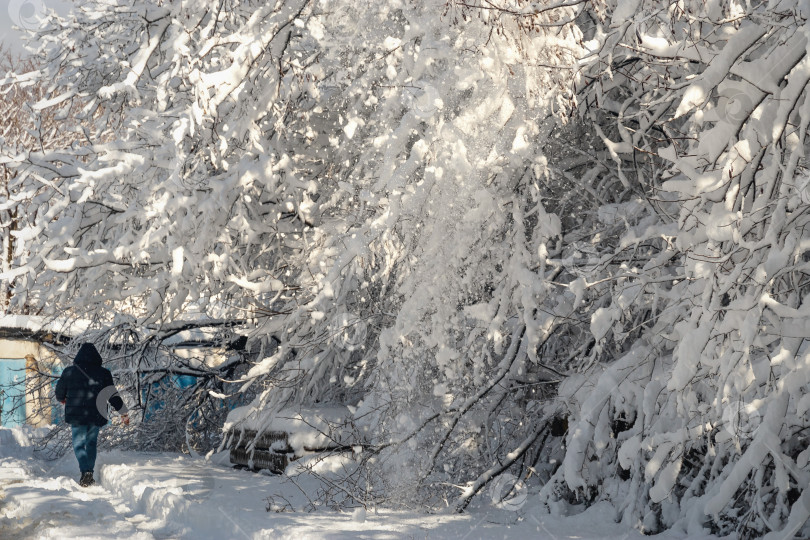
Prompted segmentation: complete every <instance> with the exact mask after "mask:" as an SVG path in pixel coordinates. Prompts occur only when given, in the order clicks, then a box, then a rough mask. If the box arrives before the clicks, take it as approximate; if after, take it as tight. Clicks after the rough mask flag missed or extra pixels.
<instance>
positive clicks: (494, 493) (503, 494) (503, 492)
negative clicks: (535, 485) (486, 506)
mask: <svg viewBox="0 0 810 540" xmlns="http://www.w3.org/2000/svg"><path fill="white" fill-rule="evenodd" d="M527 491H528V490H527V489H526V484H524V483H523V482H522V481H521V480H520V479H519V478H517V477H516V476H515V475H513V474H509V473H506V474H502V475H500V476H499V477H498V478H496V479H495V480H493V481H492V484H490V487H489V496H490V498H491V499H492V504H493V505H494V506H495V507H497V508H500V509H502V510H509V511H510V512H517V511H518V510H520V509H521V508H523V505H524V504H526V498H527Z"/></svg>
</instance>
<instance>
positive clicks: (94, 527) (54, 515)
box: [0, 428, 682, 540]
mask: <svg viewBox="0 0 810 540" xmlns="http://www.w3.org/2000/svg"><path fill="white" fill-rule="evenodd" d="M217 457H219V456H212V459H209V460H204V459H193V458H190V457H187V456H184V455H179V454H170V453H136V452H120V451H114V452H102V453H100V454H99V457H98V461H97V463H96V474H95V477H96V481H97V485H95V486H93V487H90V488H81V487H79V485H78V484H77V483H76V480H75V477H76V476H77V474H76V462H75V459H74V457H73V455H72V454H71V453H69V454H67V455H65V456H64V457H62V458H61V459H59V460H56V461H54V462H46V461H40V460H38V459H37V458H35V457H33V455H32V451H31V446H30V441H29V438H28V435H27V434H26V433H25V432H24V431H23V430H21V429H19V428H15V429H8V428H0V538H3V539H4V540H17V539H20V540H21V539H28V538H58V539H60V540H69V539H74V538H82V539H85V540H91V539H108V538H131V539H137V540H153V539H156V538H194V539H195V540H208V539H211V540H214V539H216V540H220V539H222V538H245V539H249V540H253V539H255V540H259V539H270V538H308V539H319V538H324V539H326V538H328V539H330V540H336V539H342V538H367V539H389V538H437V539H438V538H456V539H459V540H461V539H470V540H473V539H490V538H527V539H528V538H531V539H536V540H564V539H569V538H570V539H574V538H576V539H581V540H590V539H594V540H595V539H606V540H610V539H615V540H620V539H621V540H631V539H638V540H641V539H642V538H644V537H643V535H642V534H641V533H639V532H637V531H635V530H633V529H631V528H629V527H627V526H624V525H619V524H616V523H615V511H614V510H613V508H612V507H611V506H610V505H608V504H606V503H601V504H599V505H596V506H594V507H593V508H591V509H589V510H588V511H586V512H585V513H581V514H577V515H572V516H571V517H570V518H559V517H557V518H555V517H551V516H549V515H547V514H544V513H543V512H542V511H541V509H540V507H539V505H538V504H536V500H535V498H534V497H533V496H532V495H530V496H529V497H528V498H527V500H526V502H525V504H523V505H522V506H521V507H520V508H518V509H516V510H514V511H505V510H500V509H498V508H497V507H496V505H495V503H494V502H490V501H489V498H488V497H487V498H485V499H486V504H483V505H480V507H477V508H475V509H474V510H473V511H471V512H468V513H465V514H425V513H420V512H416V511H407V510H391V509H386V508H374V507H368V508H365V507H363V506H361V505H358V506H357V507H355V508H353V509H352V508H350V509H347V510H346V511H335V510H332V509H329V508H326V507H324V506H321V505H318V504H317V503H316V504H314V506H313V505H310V498H311V499H314V498H315V495H316V492H317V490H318V489H319V488H321V487H322V484H320V483H319V481H318V480H317V479H315V478H314V477H312V476H311V475H310V476H307V474H306V473H299V474H297V475H296V476H295V483H293V482H292V481H290V479H289V478H288V477H284V476H268V475H264V474H255V473H252V472H247V471H241V470H235V469H232V468H230V467H227V466H225V465H222V464H217V463H218V462H221V461H222V460H221V459H215V458H217ZM321 472H323V469H321ZM570 510H571V511H572V512H575V511H576V510H577V509H576V508H573V507H572V508H571V509H570ZM658 538H662V540H667V539H676V538H682V536H677V535H674V534H668V535H666V536H663V537H662V536H659V537H658Z"/></svg>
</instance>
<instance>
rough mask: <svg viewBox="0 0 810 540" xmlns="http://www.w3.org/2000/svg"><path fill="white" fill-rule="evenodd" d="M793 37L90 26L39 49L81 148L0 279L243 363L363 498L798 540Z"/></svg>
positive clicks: (123, 17)
mask: <svg viewBox="0 0 810 540" xmlns="http://www.w3.org/2000/svg"><path fill="white" fill-rule="evenodd" d="M807 16H808V13H807V11H806V10H805V7H804V4H803V3H801V2H791V1H788V0H784V1H781V2H772V3H769V4H756V5H750V4H748V3H738V2H720V1H710V2H697V1H694V2H692V1H691V0H687V1H682V2H672V3H662V2H651V1H643V0H620V1H618V2H614V1H608V2H588V3H585V2H577V1H574V2H551V1H549V2H527V1H523V0H508V1H506V0H505V1H499V2H495V1H487V2H477V1H472V2H456V1H449V2H444V1H436V2H420V1H407V0H392V1H389V2H384V3H366V2H356V1H349V0H345V1H340V0H331V1H325V0H324V1H316V0H287V1H278V2H275V3H273V2H271V3H264V2H250V1H246V2H224V1H216V0H199V1H196V2H183V3H181V4H176V3H162V2H156V3H153V2H145V1H137V2H136V1H134V0H128V1H125V0H119V1H116V2H112V3H111V2H98V3H93V2H91V3H88V4H84V5H83V7H82V9H81V10H79V11H77V12H76V13H75V14H74V15H73V16H72V19H70V20H60V19H51V20H50V22H49V23H48V24H49V26H47V27H45V28H44V29H43V31H42V32H41V33H40V34H39V35H38V38H37V39H39V41H40V42H41V47H40V52H39V57H40V61H41V62H42V65H43V66H44V67H43V68H41V69H40V71H39V76H40V77H42V78H44V79H45V80H52V81H55V82H54V84H55V86H54V88H59V90H58V92H57V91H54V92H53V94H54V95H49V96H47V100H46V101H43V102H42V103H41V104H40V106H43V107H47V108H50V109H53V110H55V111H65V110H67V108H69V107H71V106H72V105H71V100H74V99H79V100H82V102H83V103H84V106H83V109H82V111H81V114H79V115H78V116H77V119H78V120H79V121H81V122H85V123H87V124H88V125H92V130H93V131H92V133H93V135H92V136H90V137H87V139H86V141H84V142H82V143H77V144H73V145H71V146H69V147H64V148H61V149H59V150H58V151H56V150H51V151H47V150H41V149H26V151H24V152H17V153H15V154H13V155H7V157H6V158H5V160H6V162H7V163H8V164H9V166H11V167H15V170H16V171H18V172H17V181H16V183H15V184H14V186H15V189H16V190H17V191H16V193H18V194H19V195H18V196H20V197H25V196H28V195H27V194H30V193H33V192H34V191H33V190H40V191H37V193H41V194H42V195H40V199H38V201H41V202H40V204H39V205H38V206H37V207H33V208H32V209H33V211H32V213H31V215H30V217H29V221H28V222H26V225H25V226H24V227H22V228H21V230H20V231H19V233H18V235H17V238H18V239H19V243H18V244H17V249H16V251H15V262H14V264H15V267H14V268H12V269H11V270H9V271H7V272H5V273H4V274H3V276H2V277H3V278H5V279H9V278H12V277H15V278H16V280H17V282H16V283H17V288H18V289H21V290H24V291H25V297H24V298H23V297H22V296H20V297H19V298H18V295H15V297H14V299H13V300H14V301H15V302H18V301H19V302H28V303H29V304H32V305H37V306H39V307H40V308H42V309H45V310H48V309H50V310H54V311H55V310H64V309H72V310H75V311H76V312H79V313H82V314H92V315H94V316H95V317H97V318H98V320H100V321H104V322H106V323H112V322H114V320H115V315H116V313H119V312H124V313H126V314H128V315H129V316H132V317H133V319H132V320H131V321H130V322H129V323H128V324H130V325H131V326H132V327H133V328H137V329H138V332H140V333H141V334H140V338H141V339H145V340H149V339H154V338H155V337H156V336H157V337H159V338H160V339H162V336H165V335H166V334H165V333H166V332H167V331H168V332H172V331H174V330H173V329H176V328H178V327H179V326H177V325H187V324H198V325H205V324H222V325H228V324H236V323H239V324H243V325H245V326H246V327H247V328H250V329H252V339H251V347H252V350H253V351H254V352H255V353H256V354H258V360H259V361H258V362H256V363H255V365H253V366H252V367H251V368H250V369H249V370H248V372H247V373H246V374H245V375H244V377H243V378H242V379H241V384H242V386H241V391H243V392H251V393H253V392H255V393H256V395H257V397H256V399H255V400H254V402H253V404H252V408H253V409H254V411H255V412H254V413H253V414H256V415H272V414H273V413H274V412H275V411H277V410H280V409H281V408H282V407H288V406H290V405H313V404H317V403H344V404H348V405H350V406H351V407H352V410H353V411H354V421H355V423H356V425H357V427H358V429H359V431H361V432H362V433H363V442H364V443H365V444H366V448H367V451H365V452H364V454H363V455H364V456H365V457H364V459H365V462H364V465H365V466H366V470H367V471H371V472H372V473H373V474H371V475H370V476H369V478H374V479H375V481H379V484H378V485H376V486H375V488H374V489H375V490H383V491H375V493H383V492H384V493H387V494H396V495H397V496H399V497H402V498H405V499H411V500H420V501H423V502H427V503H428V504H430V505H432V506H440V505H444V504H449V505H450V506H452V507H453V508H456V509H463V508H465V507H466V506H467V504H468V503H469V501H470V500H471V498H472V497H473V496H475V495H476V494H478V493H480V492H481V490H482V489H483V488H485V486H486V485H487V483H488V482H490V481H491V480H492V479H493V478H495V477H496V476H497V475H498V474H501V473H503V472H505V471H510V472H512V473H513V474H515V475H517V476H519V477H520V478H522V479H528V478H532V479H536V480H538V481H539V482H538V483H541V484H543V487H542V489H541V490H540V496H541V500H542V501H543V502H544V503H546V504H547V505H548V506H549V507H550V508H556V507H557V506H558V505H560V504H561V501H573V500H583V501H585V502H588V503H591V502H594V501H598V500H602V499H608V500H611V501H613V502H614V504H615V505H616V506H617V509H618V511H619V512H618V515H617V519H623V520H625V521H626V522H628V523H632V524H634V525H639V527H641V528H643V529H644V530H646V531H657V530H660V529H662V528H666V527H677V528H680V529H682V530H684V531H688V532H689V533H690V534H691V533H694V532H697V531H700V530H703V529H705V528H707V527H708V528H710V529H712V530H714V531H717V532H731V531H737V532H739V533H741V534H742V535H747V536H754V535H759V534H762V533H764V532H766V531H774V532H775V533H776V532H778V534H794V533H796V532H798V531H799V530H800V529H801V527H802V526H803V525H804V523H805V521H807V518H808V516H809V514H808V508H810V504H808V498H809V497H810V492H808V491H807V490H806V489H805V488H806V486H807V485H808V480H810V478H808V474H810V471H808V461H810V460H809V459H808V457H809V456H810V454H808V452H807V450H806V449H805V446H806V434H805V431H806V429H807V420H806V416H807V411H808V410H810V398H807V390H808V382H810V372H808V370H809V369H810V367H808V365H809V364H808V362H806V358H805V357H806V356H807V352H806V348H807V347H806V345H804V339H805V337H807V336H806V331H805V326H806V325H805V324H804V323H803V322H802V321H803V320H804V318H805V316H806V314H805V312H806V309H805V308H804V307H803V296H804V295H805V294H806V290H805V289H806V286H807V284H806V279H805V274H804V269H805V267H806V265H807V262H806V261H805V259H806V258H807V257H806V255H805V253H806V252H807V251H808V248H810V244H808V240H807V239H806V238H805V236H806V235H805V234H804V226H805V221H806V216H807V211H806V209H807V208H808V201H810V196H808V193H810V191H808V186H809V185H810V181H809V180H808V179H807V178H808V176H807V174H806V172H805V170H804V167H805V162H804V157H803V152H804V148H805V142H804V136H805V133H806V128H807V118H806V117H807V115H808V112H807V110H806V109H807V106H806V102H807V93H806V91H805V89H806V86H807V81H808V73H810V71H809V70H807V66H805V64H806V63H807V62H808V60H807V59H806V58H807V55H806V52H807V42H808V36H807V35H806V34H805V30H804V28H805V25H804V23H805V21H806V19H807ZM32 76H33V75H32ZM242 413H243V414H247V413H246V411H244V410H243V411H242ZM566 422H567V433H566V434H565V439H564V446H563V439H562V438H561V437H560V435H561V433H562V432H565V431H566V430H565V425H566ZM555 460H558V461H557V463H561V465H560V466H559V467H558V466H556V465H555Z"/></svg>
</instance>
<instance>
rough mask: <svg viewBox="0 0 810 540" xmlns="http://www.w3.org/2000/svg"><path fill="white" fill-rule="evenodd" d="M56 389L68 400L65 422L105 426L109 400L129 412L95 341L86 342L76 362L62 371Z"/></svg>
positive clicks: (119, 410) (73, 424)
mask: <svg viewBox="0 0 810 540" xmlns="http://www.w3.org/2000/svg"><path fill="white" fill-rule="evenodd" d="M54 393H55V394H56V399H58V400H59V401H61V402H63V403H64V404H65V422H67V423H68V424H70V425H72V426H103V425H104V424H106V423H107V417H108V413H107V403H108V402H109V404H110V405H112V406H113V408H114V409H115V410H116V411H118V412H120V413H124V412H126V408H125V407H124V401H123V400H122V399H121V396H119V395H118V391H117V390H116V388H115V385H114V384H113V378H112V373H110V370H108V369H106V368H103V367H101V355H100V354H99V353H98V350H96V347H95V346H94V345H93V344H92V343H84V344H82V346H81V347H80V348H79V352H78V353H77V354H76V358H74V360H73V365H72V366H68V367H67V368H65V371H63V372H62V376H61V377H60V378H59V382H58V383H56V390H55V392H54Z"/></svg>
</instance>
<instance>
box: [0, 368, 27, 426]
mask: <svg viewBox="0 0 810 540" xmlns="http://www.w3.org/2000/svg"><path fill="white" fill-rule="evenodd" d="M0 398H1V399H0V407H2V412H0V425H2V426H4V427H17V426H21V425H23V424H25V359H24V358H0Z"/></svg>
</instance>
